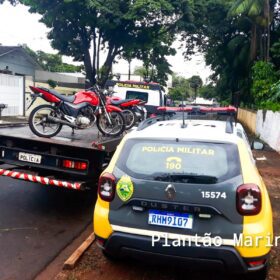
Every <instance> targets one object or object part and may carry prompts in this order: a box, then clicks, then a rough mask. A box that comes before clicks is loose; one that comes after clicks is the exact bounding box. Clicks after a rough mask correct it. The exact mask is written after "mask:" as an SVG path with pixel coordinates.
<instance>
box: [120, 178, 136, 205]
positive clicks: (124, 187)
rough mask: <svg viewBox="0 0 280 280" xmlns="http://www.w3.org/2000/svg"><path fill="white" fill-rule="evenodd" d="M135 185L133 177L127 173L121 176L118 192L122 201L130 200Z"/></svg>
mask: <svg viewBox="0 0 280 280" xmlns="http://www.w3.org/2000/svg"><path fill="white" fill-rule="evenodd" d="M133 191H134V187H133V183H132V181H131V178H130V177H129V176H127V175H124V176H122V177H121V179H120V180H119V181H118V184H117V194H118V196H119V198H120V199H121V200H122V201H128V200H129V199H130V198H131V197H132V195H133Z"/></svg>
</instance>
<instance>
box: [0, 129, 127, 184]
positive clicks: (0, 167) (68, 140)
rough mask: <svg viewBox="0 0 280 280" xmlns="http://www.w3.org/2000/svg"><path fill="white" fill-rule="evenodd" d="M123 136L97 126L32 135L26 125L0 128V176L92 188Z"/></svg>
mask: <svg viewBox="0 0 280 280" xmlns="http://www.w3.org/2000/svg"><path fill="white" fill-rule="evenodd" d="M121 139H122V136H119V137H116V138H111V137H103V136H102V135H101V134H99V132H98V130H97V128H95V127H93V128H91V129H86V130H78V131H76V132H75V134H72V130H71V129H70V128H67V127H65V128H63V129H62V131H61V132H60V133H59V135H58V136H57V137H53V138H41V137H37V136H35V135H34V134H33V133H32V132H31V131H30V129H29V127H28V126H22V127H9V128H0V176H7V177H10V178H13V179H18V180H25V181H30V182H34V183H40V184H43V185H50V186H56V187H61V188H68V189H75V190H85V189H88V188H93V187H94V186H95V184H94V182H95V181H96V179H97V178H98V177H99V175H100V173H101V172H102V170H103V168H104V166H106V163H108V162H109V160H110V158H111V156H112V154H113V153H114V151H115V150H116V147H117V146H118V144H119V142H120V141H121Z"/></svg>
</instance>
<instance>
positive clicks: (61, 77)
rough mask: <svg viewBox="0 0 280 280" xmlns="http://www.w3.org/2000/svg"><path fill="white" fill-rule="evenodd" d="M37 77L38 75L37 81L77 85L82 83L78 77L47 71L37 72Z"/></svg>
mask: <svg viewBox="0 0 280 280" xmlns="http://www.w3.org/2000/svg"><path fill="white" fill-rule="evenodd" d="M35 75H36V76H35V79H36V81H47V80H53V81H56V82H62V83H75V84H78V83H79V81H80V80H79V77H77V76H73V75H66V74H60V73H54V72H47V71H39V70H36V73H35Z"/></svg>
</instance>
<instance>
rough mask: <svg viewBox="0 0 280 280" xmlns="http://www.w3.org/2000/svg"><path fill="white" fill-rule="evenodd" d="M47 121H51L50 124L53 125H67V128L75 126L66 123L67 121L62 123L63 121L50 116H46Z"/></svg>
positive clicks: (74, 126)
mask: <svg viewBox="0 0 280 280" xmlns="http://www.w3.org/2000/svg"><path fill="white" fill-rule="evenodd" d="M48 121H51V122H54V123H60V124H64V125H68V126H70V127H71V128H76V125H75V124H73V123H70V122H68V121H64V120H61V119H58V118H55V117H52V116H48Z"/></svg>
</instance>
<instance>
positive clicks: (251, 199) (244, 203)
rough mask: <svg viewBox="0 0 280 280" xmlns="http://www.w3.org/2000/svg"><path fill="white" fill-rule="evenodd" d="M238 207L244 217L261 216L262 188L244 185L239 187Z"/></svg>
mask: <svg viewBox="0 0 280 280" xmlns="http://www.w3.org/2000/svg"><path fill="white" fill-rule="evenodd" d="M236 206H237V210H238V212H239V214H240V215H242V216H253V215H257V214H259V213H260V211H261V208H262V196H261V191H260V188H259V187H258V186H257V185H255V184H244V185H241V186H240V187H238V189H237V197H236Z"/></svg>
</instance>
